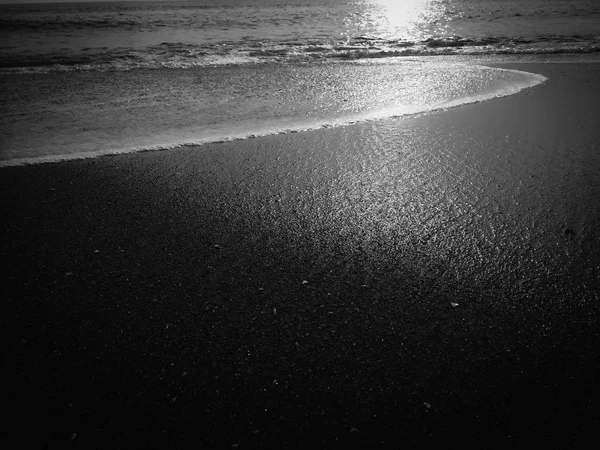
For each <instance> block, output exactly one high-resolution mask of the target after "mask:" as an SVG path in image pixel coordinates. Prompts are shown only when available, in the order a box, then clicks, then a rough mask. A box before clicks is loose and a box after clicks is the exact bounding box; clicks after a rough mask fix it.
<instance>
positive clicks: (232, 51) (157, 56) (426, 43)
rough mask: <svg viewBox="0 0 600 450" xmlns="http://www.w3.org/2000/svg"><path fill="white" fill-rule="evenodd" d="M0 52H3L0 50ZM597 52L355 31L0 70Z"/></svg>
mask: <svg viewBox="0 0 600 450" xmlns="http://www.w3.org/2000/svg"><path fill="white" fill-rule="evenodd" d="M3 53H4V54H3ZM566 53H572V54H589V53H600V36H551V35H550V36H542V37H539V38H537V39H530V38H525V37H520V38H519V37H518V38H508V37H485V38H479V39H474V38H466V37H461V36H453V37H445V38H428V39H425V40H422V41H406V40H386V39H380V38H377V37H369V36H357V37H355V38H353V39H350V40H348V41H345V42H339V43H335V44H330V43H327V42H318V41H317V42H309V43H300V42H286V43H280V44H268V43H267V44H265V43H262V42H260V43H255V42H248V43H245V44H244V45H240V44H237V43H230V44H222V43H220V44H213V45H194V44H188V43H171V42H164V43H161V44H159V45H154V46H150V47H146V48H143V49H134V48H113V49H110V48H106V47H100V48H84V49H82V50H81V51H78V52H73V51H69V50H60V51H54V52H49V53H45V54H39V55H35V54H34V55H32V54H25V55H22V54H17V53H12V51H11V50H10V49H9V48H5V49H4V51H3V49H0V73H31V72H64V71H100V72H103V71H122V70H136V69H160V68H178V69H185V68H193V67H210V66H221V65H232V64H235V65H239V64H260V63H268V62H309V61H315V60H331V59H353V60H357V59H375V58H392V57H401V56H447V55H473V56H481V55H511V54H514V55H547V54H566Z"/></svg>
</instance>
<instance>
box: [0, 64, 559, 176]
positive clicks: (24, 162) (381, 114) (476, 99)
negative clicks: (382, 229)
mask: <svg viewBox="0 0 600 450" xmlns="http://www.w3.org/2000/svg"><path fill="white" fill-rule="evenodd" d="M480 67H486V66H480ZM494 70H498V71H504V72H510V73H514V74H517V75H519V76H523V77H526V80H527V81H526V82H521V83H510V84H508V85H507V86H505V87H504V88H503V89H495V90H490V91H489V92H485V93H483V94H477V95H474V96H466V97H459V98H455V99H452V100H449V101H447V102H444V103H441V104H437V105H433V106H429V107H427V108H424V109H422V110H413V111H406V110H404V111H402V112H398V110H394V109H385V110H381V111H373V112H370V113H368V114H366V115H361V116H358V115H357V116H355V117H346V118H344V119H341V120H337V121H333V122H321V123H316V124H311V125H309V126H306V125H304V126H299V127H297V128H286V129H281V130H267V131H264V132H260V133H248V134H244V135H237V136H227V137H215V138H210V139H202V140H199V141H188V142H173V143H170V144H162V145H160V144H159V145H156V146H150V147H133V148H125V149H119V150H114V149H111V150H105V151H102V150H101V151H95V152H80V153H70V154H63V155H45V156H34V157H25V158H13V159H8V160H3V161H0V168H2V167H15V166H28V165H35V164H43V163H58V162H64V161H73V160H83V159H92V158H98V157H100V156H116V155H125V154H131V153H142V152H150V151H161V150H173V149H177V148H182V147H196V146H201V145H205V144H210V143H220V142H229V141H236V140H245V139H252V138H256V137H262V136H269V135H277V134H287V133H295V132H301V131H310V130H317V129H320V128H332V127H338V126H345V125H352V124H355V123H360V122H367V121H374V120H382V119H386V118H398V117H405V116H411V115H417V114H423V113H429V112H433V111H439V110H446V109H450V108H455V107H458V106H463V105H468V104H473V103H481V102H484V101H488V100H493V99H496V98H502V97H508V96H510V95H514V94H517V93H519V92H521V91H523V90H525V89H529V88H532V87H535V86H538V85H540V84H543V83H545V82H546V81H547V80H548V78H546V77H545V76H543V75H540V74H536V73H532V72H525V71H521V70H514V69H502V68H494Z"/></svg>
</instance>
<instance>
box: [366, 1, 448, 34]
mask: <svg viewBox="0 0 600 450" xmlns="http://www.w3.org/2000/svg"><path fill="white" fill-rule="evenodd" d="M445 10H446V4H445V2H442V1H440V0H365V14H364V16H362V18H361V22H362V24H361V25H362V27H364V29H365V30H370V31H372V32H373V33H374V34H376V35H377V37H379V38H385V39H394V40H398V39H403V40H409V41H415V40H423V39H426V38H428V37H431V36H432V35H434V34H436V33H439V32H440V31H441V29H443V28H445V25H444V20H443V19H444V13H445Z"/></svg>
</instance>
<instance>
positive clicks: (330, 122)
mask: <svg viewBox="0 0 600 450" xmlns="http://www.w3.org/2000/svg"><path fill="white" fill-rule="evenodd" d="M434 61H435V62H434ZM423 62H426V63H427V64H429V63H432V66H433V67H434V68H436V67H437V65H439V64H441V65H442V66H444V65H445V64H447V63H446V62H445V61H444V60H443V59H439V60H437V61H436V60H434V59H422V60H420V63H423ZM403 63H404V64H403ZM415 63H416V61H414V60H400V59H394V60H390V61H387V62H386V63H383V64H382V63H381V62H378V61H374V62H371V64H374V65H376V66H379V67H387V64H391V65H392V67H395V69H396V70H398V72H399V74H398V76H399V77H401V78H402V77H403V76H404V75H403V74H402V72H403V70H402V67H404V66H405V65H409V66H410V65H412V64H415ZM340 64H342V65H347V64H349V65H350V66H354V67H357V68H358V67H360V66H362V65H363V64H362V63H356V62H348V61H346V62H340ZM436 64H437V65H436ZM336 65H337V64H333V65H332V67H336ZM457 66H463V67H464V69H463V71H466V70H468V67H469V66H477V67H480V70H489V66H485V65H481V64H473V63H472V62H471V63H466V64H465V62H463V63H456V62H455V63H451V64H450V67H457ZM283 67H285V66H283ZM316 67H318V65H317V66H316ZM486 68H487V69H486ZM240 70H244V68H243V67H240ZM500 70H501V69H500ZM425 72H427V70H425ZM504 72H505V74H504V75H503V76H507V75H506V73H510V76H511V81H510V83H506V82H503V81H500V80H495V81H488V85H487V87H486V89H481V90H479V91H475V92H471V93H470V94H469V95H462V96H454V97H451V98H450V99H448V100H444V101H440V102H437V103H436V102H434V103H428V102H427V101H426V100H424V99H421V102H422V103H419V104H418V106H416V107H414V106H413V105H412V104H411V103H410V99H404V100H402V99H400V100H399V101H400V103H399V105H403V106H395V107H394V106H390V105H387V106H385V100H383V99H380V101H382V103H381V104H379V106H378V107H367V108H366V109H360V110H355V111H354V112H348V111H346V113H344V114H342V113H339V114H335V113H333V112H332V113H331V114H326V115H318V116H314V117H313V116H310V117H306V118H301V117H296V118H295V119H294V118H293V117H294V116H293V111H292V110H291V109H290V108H284V110H287V112H288V113H289V114H292V115H291V116H290V118H288V119H285V120H279V119H277V118H276V117H275V116H273V117H270V118H269V117H266V118H263V120H262V122H264V123H263V124H261V125H258V124H253V125H249V123H248V119H243V118H240V122H239V123H238V124H237V125H236V127H235V128H229V129H228V128H227V126H225V125H219V126H217V125H215V124H212V123H207V124H206V127H207V129H213V128H214V130H213V132H210V133H209V132H208V131H206V130H205V131H199V130H196V131H193V130H194V129H195V126H194V125H193V124H192V123H188V128H185V127H184V128H182V129H180V130H179V131H178V132H177V133H175V132H174V131H169V129H168V127H167V128H166V129H164V130H163V131H162V133H159V132H157V131H154V130H153V133H154V137H153V136H152V133H151V134H150V136H144V137H141V136H137V135H138V134H139V133H140V130H139V129H137V128H135V127H134V128H132V129H130V130H129V132H130V133H131V134H132V135H133V136H134V138H131V137H124V136H120V137H114V138H113V137H112V136H111V133H113V132H114V131H113V129H114V128H115V124H114V123H110V122H106V121H105V122H104V123H103V125H102V126H100V127H99V128H95V126H94V125H93V124H90V123H89V120H90V119H89V118H88V119H80V120H79V121H77V120H75V121H73V120H72V119H68V120H67V121H66V122H65V121H64V120H63V121H62V122H61V121H58V122H56V121H53V120H51V119H50V118H49V117H50V116H52V114H46V116H45V117H40V118H39V120H40V121H41V122H47V124H46V127H50V126H51V127H52V128H54V129H55V130H61V131H62V133H60V132H56V131H48V132H47V136H45V139H44V140H42V141H40V140H38V141H36V140H35V139H33V140H31V139H29V140H28V139H24V138H23V136H25V135H26V134H28V133H30V132H31V131H32V130H28V127H27V125H23V124H19V122H20V121H25V122H24V123H25V124H27V123H28V122H29V123H30V126H31V125H32V123H31V122H32V120H33V119H32V118H31V117H35V116H34V114H33V113H31V112H29V113H28V114H29V115H30V116H31V117H27V115H28V114H27V113H24V112H22V111H20V108H16V110H15V111H13V112H11V113H10V114H9V116H10V117H11V119H10V120H9V122H7V123H6V124H5V126H6V127H7V130H11V129H12V128H14V130H13V131H12V133H13V134H8V135H7V137H6V139H7V140H6V145H5V147H6V148H4V149H3V152H2V155H0V168H2V167H12V166H24V165H34V164H44V163H59V162H63V161H70V160H80V159H91V158H97V157H101V156H114V155H121V154H128V153H142V152H147V151H166V150H177V149H179V148H182V147H197V146H202V145H206V144H216V143H222V142H231V141H236V140H244V139H253V138H260V137H264V136H269V135H278V134H287V133H298V132H308V131H315V130H319V129H321V128H333V127H338V126H350V125H354V124H356V123H362V122H370V121H374V120H387V119H396V118H401V117H410V116H417V115H422V114H429V113H431V112H434V111H439V110H447V109H450V108H454V107H458V106H463V105H466V104H471V103H479V102H482V101H489V100H493V99H495V98H502V97H505V96H508V95H515V94H517V93H519V92H521V91H523V90H527V89H529V88H531V87H534V86H536V85H539V84H542V83H544V82H545V81H546V80H545V79H544V77H543V76H541V75H537V74H535V73H531V72H524V71H510V70H505V71H504ZM148 73H152V71H149V72H148ZM174 73H176V74H179V76H184V75H182V74H186V75H185V76H190V74H194V73H196V71H193V70H187V71H186V70H180V71H177V72H174ZM325 73H326V71H325ZM97 75H99V74H95V75H94V73H87V74H85V75H84V79H85V80H86V82H87V83H91V82H92V81H91V80H93V79H94V76H97ZM46 76H48V77H49V79H53V80H54V76H52V75H49V74H47V75H46ZM65 76H66V75H64V74H63V75H60V76H59V79H60V78H64V77H65ZM72 76H74V77H75V79H77V77H78V76H83V75H80V74H78V73H73V74H72ZM114 76H115V77H116V78H115V80H116V81H115V83H117V84H119V83H125V84H127V80H128V78H129V75H128V74H127V73H122V72H116V73H115V74H114ZM465 76H467V74H466V72H465ZM487 76H488V77H491V78H495V77H498V74H497V73H496V74H495V75H490V74H487ZM0 77H1V75H0ZM88 77H92V78H91V80H90V79H88ZM123 77H124V78H123ZM122 78H123V79H122ZM458 78H460V77H458ZM65 81H66V80H62V82H60V83H59V84H64V82H65ZM317 81H318V80H317ZM57 82H58V80H54V81H53V82H49V81H48V82H47V83H49V84H50V85H53V84H56V83H57ZM474 82H477V81H476V80H474ZM13 83H17V79H16V78H15V77H14V76H13V77H10V76H7V79H6V84H7V85H12V84H13ZM32 83H33V84H32V86H34V85H35V86H37V84H35V83H34V82H32ZM36 83H37V82H36ZM401 86H402V83H400V87H399V89H398V91H402V90H404V88H402V87H401ZM168 87H169V86H163V88H165V89H166V88H168ZM47 88H48V87H47V86H45V84H44V83H42V84H40V85H39V86H37V87H35V88H33V87H31V88H25V91H27V89H33V90H34V91H37V90H44V89H47ZM179 88H180V89H181V88H182V87H181V86H179ZM187 88H193V85H192V86H187ZM448 88H449V89H450V88H452V86H451V85H449V86H448ZM132 89H133V87H132ZM415 89H416V88H415ZM421 89H424V88H421ZM137 94H139V95H141V96H142V97H143V96H144V95H145V94H144V93H139V92H138V93H137ZM321 94H323V93H321ZM348 94H349V95H352V94H351V93H340V94H339V96H341V97H344V96H345V95H348ZM22 95H27V94H22ZM336 96H338V95H336ZM59 97H60V96H59ZM359 97H360V95H359ZM107 98H109V100H110V97H107ZM11 100H12V101H17V100H15V98H12V97H11V98H10V100H9V101H8V102H9V103H10V101H11ZM51 100H52V101H58V102H60V101H63V100H60V98H54V99H51ZM109 100H106V101H107V102H109V103H110V102H113V101H117V100H116V99H112V100H110V101H109ZM52 101H51V102H50V103H52ZM345 101H346V100H344V102H345ZM403 101H408V102H409V103H406V104H405V103H402V102H403ZM192 103H193V102H192ZM292 103H293V102H292ZM359 103H360V102H359ZM142 104H143V103H142ZM342 104H344V103H342ZM30 106H31V108H25V107H23V106H21V109H23V110H24V111H26V110H31V109H33V110H35V109H36V108H35V105H30ZM155 106H156V105H155ZM338 106H339V105H338ZM363 106H364V105H363ZM37 107H40V105H37ZM41 107H42V108H43V106H41ZM140 107H141V105H136V106H131V107H130V108H131V111H130V112H126V113H123V114H122V117H120V119H121V120H124V121H128V120H132V121H136V120H138V118H137V117H136V115H135V113H133V112H132V111H134V110H136V109H138V108H140ZM180 107H181V108H186V107H187V108H188V109H189V108H190V106H189V105H188V106H186V105H185V104H184V103H182V104H181V105H180ZM354 107H358V105H354ZM9 109H10V108H9ZM242 109H243V108H242ZM60 112H61V111H60V110H59V111H58V112H57V113H60ZM97 112H98V113H102V111H97ZM115 113H116V114H118V111H115ZM147 113H148V114H152V112H151V110H149V111H147ZM188 113H189V114H190V115H192V116H194V117H196V115H197V114H199V112H198V111H195V112H194V111H191V110H190V111H188ZM63 114H65V112H64V111H63ZM81 114H83V115H84V116H86V114H88V113H87V112H86V110H85V108H84V109H81V105H80V106H75V107H74V109H73V110H72V111H70V115H72V116H78V115H81ZM68 115H69V114H67V116H68ZM100 115H102V114H100ZM12 116H18V117H19V119H18V120H14V119H12ZM21 116H24V117H21ZM204 118H205V119H206V120H210V119H209V118H208V117H204ZM95 119H96V120H99V117H96V118H95ZM163 120H164V118H163ZM170 120H172V119H170ZM181 120H184V119H181ZM70 122H73V123H70ZM163 125H165V126H168V124H163ZM157 126H158V127H159V128H160V126H161V122H160V121H159V123H158V124H157ZM170 126H171V127H173V130H175V129H176V128H177V126H178V125H177V121H175V122H174V123H171V124H170ZM103 127H104V128H103ZM215 127H216V128H215ZM63 128H65V129H66V130H67V133H66V135H64V133H65V131H63ZM15 130H17V131H15ZM69 131H70V132H72V133H74V136H73V138H74V140H73V139H72V138H71V137H70V132H69ZM33 132H34V135H35V134H36V133H35V129H34V130H33ZM143 134H145V133H143ZM102 136H103V137H104V139H101V137H102ZM11 137H12V139H13V140H14V141H15V142H20V144H18V145H16V146H13V145H11V144H10V141H11ZM57 142H59V143H60V145H58V144H57ZM101 142H102V143H101ZM61 151H62V152H66V153H60V152H61ZM16 155H25V156H20V157H14V156H16ZM32 155H34V156H32ZM35 155H37V156H35ZM11 156H12V157H11Z"/></svg>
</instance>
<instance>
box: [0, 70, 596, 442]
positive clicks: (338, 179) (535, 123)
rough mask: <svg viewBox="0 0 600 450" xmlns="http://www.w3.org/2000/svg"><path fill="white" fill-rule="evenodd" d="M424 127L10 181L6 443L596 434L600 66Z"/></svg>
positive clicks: (84, 165)
mask: <svg viewBox="0 0 600 450" xmlns="http://www.w3.org/2000/svg"><path fill="white" fill-rule="evenodd" d="M501 67H507V68H514V69H518V70H524V71H531V72H535V73H540V74H542V75H545V76H546V77H548V78H549V81H548V82H546V83H545V84H544V85H542V86H538V87H536V88H533V89H531V90H528V91H526V92H523V93H521V94H518V95H516V96H512V97H507V98H503V99H497V100H493V101H489V102H485V103H481V104H474V105H468V106H463V107H460V108H456V109H452V110H448V111H440V112H436V113H433V114H428V115H423V116H419V117H409V118H402V119H395V120H385V121H380V122H372V123H363V124H356V125H352V126H348V127H341V128H334V129H323V130H319V131H314V132H306V133H291V134H287V135H278V136H268V137H264V138H257V139H250V140H245V141H235V142H229V143H221V144H213V145H207V146H204V147H201V148H189V149H180V150H174V151H164V152H149V153H142V154H134V155H122V156H114V157H102V158H98V159H94V160H83V161H70V162H64V163H59V164H41V165H37V166H31V167H10V168H2V169H0V185H1V190H2V210H3V215H4V218H3V229H4V238H3V241H2V261H3V269H2V271H3V282H4V292H5V295H4V301H3V303H2V305H3V306H2V315H1V317H2V328H3V330H4V335H5V338H4V344H5V349H6V350H5V351H4V355H5V356H4V360H5V372H8V375H9V377H8V379H9V380H10V381H9V383H8V384H7V389H6V391H5V396H4V397H5V401H4V408H3V409H4V411H5V413H7V414H8V415H9V416H10V419H9V421H7V422H5V424H4V425H5V427H6V429H7V430H8V433H5V435H7V434H11V433H12V432H15V433H16V434H17V436H18V439H19V442H20V443H22V444H25V443H28V442H29V441H31V442H33V443H37V444H45V445H47V446H48V447H60V448H64V447H65V446H66V445H74V446H81V447H98V448H107V447H110V448H121V447H131V446H133V445H135V446H139V447H147V448H150V447H155V448H164V447H175V448H178V447H187V446H195V447H200V448H230V447H234V448H235V447H236V446H237V447H238V448H400V447H416V446H419V447H421V448H422V447H433V446H446V445H449V444H452V443H463V444H464V443H474V444H476V445H477V446H478V447H480V448H495V447H502V448H506V447H518V446H519V445H531V444H533V443H536V444H540V443H543V444H546V445H550V446H551V447H560V446H567V445H568V446H569V447H573V446H583V445H584V443H585V444H588V445H589V439H590V438H591V439H595V440H596V441H597V440H598V434H597V429H598V428H597V427H598V425H599V420H598V418H599V415H598V408H599V407H600V395H599V394H598V390H597V380H598V376H599V370H598V367H599V366H598V361H599V360H600V358H599V357H600V331H599V330H600V326H599V325H600V316H599V312H600V299H599V289H598V284H599V283H598V279H599V277H600V256H599V255H600V253H599V250H600V231H599V230H600V209H599V208H598V199H600V148H599V144H598V143H599V142H600V127H598V117H600V84H599V82H598V81H599V80H600V64H597V63H582V64H576V63H564V64H558V63H553V64H505V65H503V66H501Z"/></svg>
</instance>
